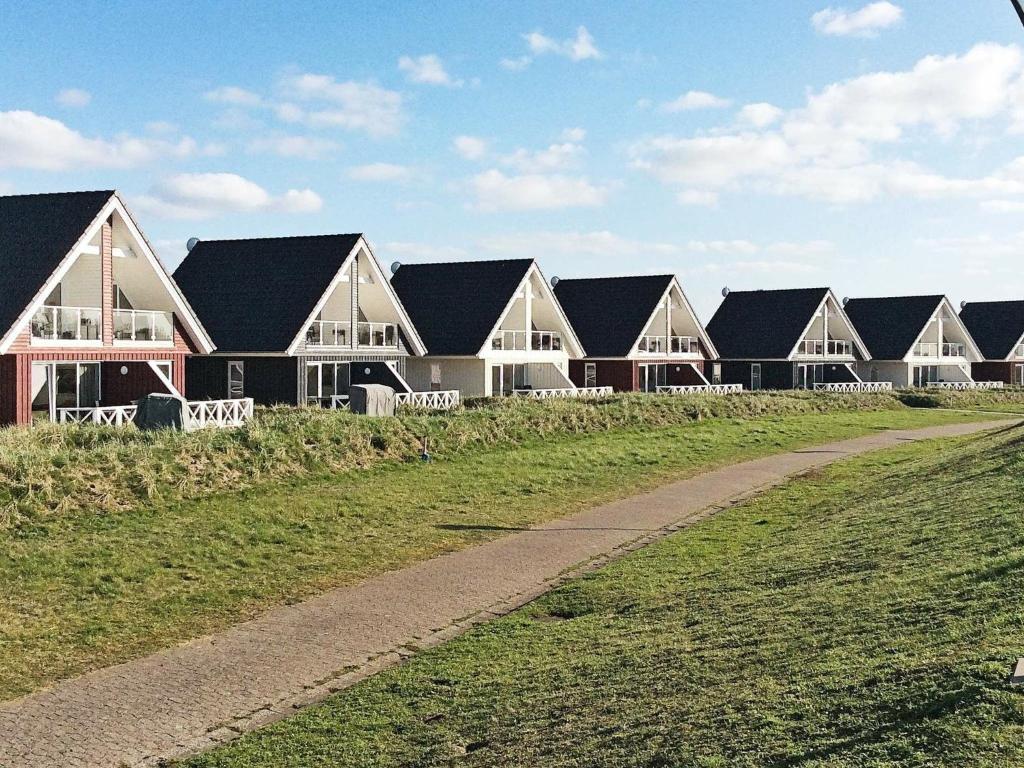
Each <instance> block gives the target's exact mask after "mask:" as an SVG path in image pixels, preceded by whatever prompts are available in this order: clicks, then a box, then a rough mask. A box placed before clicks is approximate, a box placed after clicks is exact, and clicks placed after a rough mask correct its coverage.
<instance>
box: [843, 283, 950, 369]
mask: <svg viewBox="0 0 1024 768" xmlns="http://www.w3.org/2000/svg"><path fill="white" fill-rule="evenodd" d="M944 298H945V297H944V296H883V297H880V298H876V299H850V300H849V301H848V302H846V305H845V306H844V307H843V309H845V310H846V316H847V317H849V318H850V322H851V323H853V327H854V328H856V329H857V333H858V335H859V336H860V337H861V339H863V340H864V345H865V346H866V347H867V348H868V350H869V351H870V352H871V357H872V359H874V360H902V359H903V358H904V357H905V356H906V354H907V353H908V352H909V351H910V348H911V347H912V346H914V342H915V341H917V337H918V336H920V335H921V331H923V330H924V327H925V325H927V324H928V321H929V320H930V319H931V316H932V315H933V314H935V310H936V309H938V307H939V304H941V303H942V300H943V299H944Z"/></svg>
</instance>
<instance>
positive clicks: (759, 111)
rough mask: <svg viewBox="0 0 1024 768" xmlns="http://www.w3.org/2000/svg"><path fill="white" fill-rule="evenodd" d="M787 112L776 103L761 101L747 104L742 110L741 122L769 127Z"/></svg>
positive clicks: (758, 126) (755, 126) (759, 126)
mask: <svg viewBox="0 0 1024 768" xmlns="http://www.w3.org/2000/svg"><path fill="white" fill-rule="evenodd" d="M783 114H785V113H784V112H783V111H782V110H781V109H779V108H778V107H776V106H775V105H774V104H768V103H767V102H764V101H760V102H757V103H756V104H746V105H744V107H743V108H742V109H741V110H740V113H739V119H740V122H743V123H746V124H747V125H750V126H753V127H754V128H767V127H768V126H769V125H771V124H772V123H775V122H777V121H778V120H779V118H781V117H782V116H783Z"/></svg>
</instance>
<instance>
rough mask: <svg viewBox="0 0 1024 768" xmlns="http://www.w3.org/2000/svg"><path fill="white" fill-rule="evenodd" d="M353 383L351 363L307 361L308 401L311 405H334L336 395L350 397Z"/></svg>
mask: <svg viewBox="0 0 1024 768" xmlns="http://www.w3.org/2000/svg"><path fill="white" fill-rule="evenodd" d="M351 385H352V368H351V367H350V364H349V363H333V362H316V363H306V402H307V403H309V404H310V405H323V406H332V405H334V404H335V400H334V398H335V397H343V398H347V397H348V390H349V387H350V386H351Z"/></svg>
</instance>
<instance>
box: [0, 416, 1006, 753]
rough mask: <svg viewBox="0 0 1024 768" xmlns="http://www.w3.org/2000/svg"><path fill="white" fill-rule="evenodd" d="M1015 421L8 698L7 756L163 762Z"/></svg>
mask: <svg viewBox="0 0 1024 768" xmlns="http://www.w3.org/2000/svg"><path fill="white" fill-rule="evenodd" d="M1007 423H1008V422H1007V421H1006V420H999V421H989V422H985V423H976V424H963V425H951V426H942V427H933V428H928V429H920V430H914V431H890V432H880V433H877V434H873V435H870V436H867V437H862V438H857V439H854V440H846V441H843V442H838V443H832V444H829V445H822V446H817V447H814V448H808V449H805V450H799V451H794V452H791V453H784V454H779V455H776V456H770V457H767V458H763V459H758V460H755V461H747V462H743V463H741V464H734V465H731V466H728V467H724V468H722V469H718V470H715V471H712V472H707V473H705V474H702V475H698V476H696V477H692V478H690V479H687V480H682V481H680V482H676V483H672V484H670V485H666V486H663V487H661V488H658V489H657V490H655V491H653V492H651V493H646V494H643V495H640V496H634V497H632V498H628V499H624V500H622V501H618V502H615V503H612V504H605V505H603V506H600V507H596V508H593V509H590V510H588V511H586V512H582V513H580V514H577V515H573V516H572V517H568V518H563V519H561V520H556V521H554V522H551V523H548V524H546V525H543V526H540V527H538V528H535V529H530V530H524V531H519V532H516V533H512V534H510V535H508V536H505V537H503V538H500V539H497V540H495V541H491V542H489V543H486V544H482V545H480V546H476V547H472V548H470V549H465V550H462V551H460V552H455V553H452V554H448V555H444V556H442V557H437V558H435V559H432V560H428V561H425V562H423V563H419V564H417V565H413V566H410V567H408V568H405V569H403V570H400V571H395V572H392V573H387V574H384V575H382V576H379V577H377V578H373V579H370V580H368V581H364V582H362V583H360V584H357V585H355V586H351V587H344V588H340V589H336V590H333V591H331V592H328V593H326V594H324V595H321V596H319V597H316V598H313V599H311V600H308V601H306V602H303V603H300V604H297V605H291V606H286V607H281V608H277V609H275V610H272V611H270V612H269V613H267V614H266V615H264V616H262V617H260V618H258V619H255V620H253V621H250V622H247V623H245V624H241V625H239V626H236V627H234V628H232V629H229V630H226V631H224V632H221V633H219V634H217V635H213V636H210V637H205V638H201V639H199V640H195V641H193V642H190V643H187V644H186V645H183V646H179V647H177V648H172V649H170V650H167V651H162V652H160V653H157V654H154V655H152V656H148V657H146V658H142V659H138V660H136V661H131V662H128V663H125V664H120V665H118V666H115V667H110V668H108V669H103V670H99V671H97V672H93V673H90V674H87V675H84V676H82V677H79V678H75V679H72V680H69V681H66V682H64V683H60V684H58V685H56V686H55V687H54V688H52V689H50V690H47V691H44V692H41V693H37V694H33V695H30V696H26V697H24V698H21V699H17V700H14V701H10V702H7V703H4V704H0V766H4V767H5V768H23V767H32V768H35V766H40V767H42V766H46V768H53V767H55V766H60V767H61V768H75V767H77V766H90V767H91V766H121V765H129V766H134V765H140V764H141V765H154V764H156V763H157V761H158V759H159V758H160V757H162V756H163V757H166V756H177V755H182V754H187V753H189V752H193V751H197V750H201V749H206V748H209V747H212V746H214V745H216V744H218V743H221V742H224V741H227V740H230V739H232V738H235V737H236V736H237V735H238V734H239V733H241V732H244V731H247V730H251V729H252V728H255V727H258V726H260V725H263V724H265V723H268V722H271V721H273V720H276V719H280V718H281V717H285V716H287V715H289V714H292V713H294V712H295V710H296V709H297V708H300V707H303V706H306V705H309V704H311V703H314V702H316V701H319V700H320V699H322V698H324V697H325V696H327V695H328V694H330V693H332V692H333V691H336V690H339V689H341V688H344V687H346V686H348V685H351V684H352V683H354V682H356V681H358V680H360V679H363V678H365V677H367V676H368V675H370V674H373V673H374V672H377V671H380V670H381V669H383V668H385V667H387V666H389V665H392V664H395V663H397V662H398V661H400V660H401V659H402V658H403V657H405V656H408V655H410V654H412V653H413V652H414V651H415V650H417V649H420V648H424V647H427V646H431V645H436V644H438V643H441V642H444V641H445V640H448V639H450V638H452V637H454V636H456V635H458V634H459V633H461V632H463V631H465V630H466V629H467V628H468V627H470V626H473V625H474V624H477V623H480V622H482V621H487V620H488V619H491V618H493V617H495V616H497V615H501V614H503V613H507V612H508V611H510V610H513V609H514V608H517V607H519V606H521V605H523V604H525V603H527V602H529V601H530V600H532V599H534V598H535V597H537V596H538V595H540V594H542V593H544V592H546V591H548V590H549V589H551V588H552V587H553V586H555V585H556V584H557V583H559V582H560V581H563V580H564V579H566V578H568V577H570V576H572V575H574V574H579V573H580V572H582V571H583V570H586V569H588V568H592V567H596V566H597V565H599V564H601V563H604V562H607V561H608V560H609V559H611V558H613V557H615V556H617V555H620V554H622V553H623V552H626V551H630V550H632V549H636V548H638V547H641V546H644V545H645V544H648V543H650V542H651V541H654V540H655V539H657V538H659V537H661V536H664V535H666V534H667V533H670V532H671V531H674V530H678V529H679V528H682V527H685V526H687V525H690V524H692V523H693V522H695V521H696V520H699V519H701V518H703V517H707V516H708V515H710V514H713V513H714V512H716V511H718V510H720V509H723V508H724V507H727V506H729V505H730V504H733V503H735V502H737V501H739V500H741V499H743V498H746V497H749V496H751V495H753V494H755V493H757V492H759V491H761V490H764V489H765V488H767V487H770V486H772V485H777V484H779V483H781V482H783V481H785V480H786V479H787V478H788V477H789V476H792V475H794V474H797V473H800V472H803V471H805V470H808V469H811V468H814V467H820V466H822V465H825V464H829V463H831V462H833V461H836V460H838V459H842V458H844V457H846V456H851V455H854V454H858V453H864V452H866V451H871V450H875V449H879V448H886V447H890V446H893V445H897V444H899V443H900V442H901V441H906V440H919V439H924V438H934V437H946V436H953V435H962V434H967V433H970V432H975V431H978V430H982V429H990V428H994V427H999V426H1005V425H1006V424H1007ZM1009 423H1012V422H1009Z"/></svg>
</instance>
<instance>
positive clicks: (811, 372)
mask: <svg viewBox="0 0 1024 768" xmlns="http://www.w3.org/2000/svg"><path fill="white" fill-rule="evenodd" d="M824 375H825V366H824V365H798V366H797V367H796V378H797V381H796V386H797V389H814V385H815V384H817V383H819V382H820V381H821V380H822V379H823V378H824Z"/></svg>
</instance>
